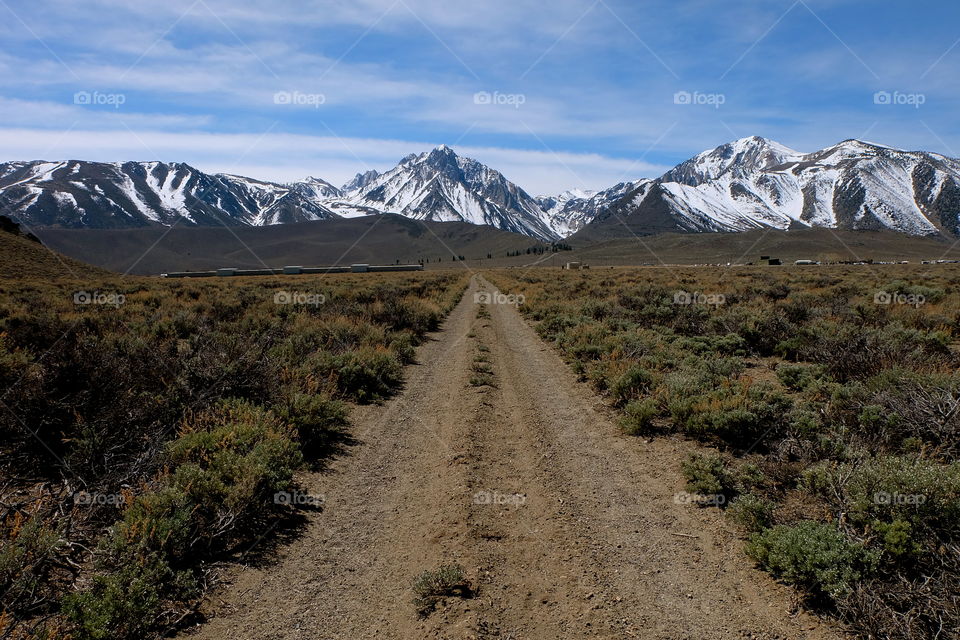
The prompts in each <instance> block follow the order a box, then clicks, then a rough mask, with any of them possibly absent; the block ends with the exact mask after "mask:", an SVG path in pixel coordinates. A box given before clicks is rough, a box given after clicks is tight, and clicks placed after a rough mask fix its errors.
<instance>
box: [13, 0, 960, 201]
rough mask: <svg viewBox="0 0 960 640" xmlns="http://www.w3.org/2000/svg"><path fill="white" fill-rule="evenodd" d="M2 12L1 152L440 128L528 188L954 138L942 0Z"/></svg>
mask: <svg viewBox="0 0 960 640" xmlns="http://www.w3.org/2000/svg"><path fill="white" fill-rule="evenodd" d="M0 16H2V19H0V35H2V37H0V43H2V44H0V159H3V160H13V159H39V158H44V159H66V158H80V159H87V160H155V159H159V160H165V161H184V162H188V163H190V164H193V165H195V166H197V167H199V168H201V169H204V170H208V171H224V172H230V173H238V174H243V175H251V176H253V177H259V178H264V179H273V180H294V179H298V178H301V177H304V176H306V175H316V176H319V177H322V178H324V179H327V180H329V181H331V182H333V183H335V184H341V183H343V182H344V181H346V180H347V179H348V178H349V177H351V176H352V175H353V174H354V173H356V172H358V171H363V170H366V169H369V168H376V169H380V170H383V169H387V168H389V167H391V166H393V165H394V164H395V163H396V162H397V160H399V159H400V158H401V157H403V156H404V155H407V154H408V153H411V152H414V151H423V150H425V149H428V148H430V147H432V146H436V145H438V144H441V143H445V144H449V145H450V146H453V147H454V148H455V149H456V150H457V151H458V152H460V153H462V154H465V155H469V156H471V157H474V158H477V159H478V160H481V161H483V162H486V163H487V164H490V165H491V166H493V167H494V168H497V169H499V170H501V171H502V172H503V173H504V174H505V175H506V176H507V177H508V178H510V179H512V180H514V181H515V182H517V183H518V184H520V186H522V187H524V188H525V189H527V190H528V191H530V192H531V193H534V194H539V193H555V192H559V191H561V190H564V189H567V188H593V189H599V188H603V187H606V186H610V185H612V184H614V183H616V182H619V181H622V180H624V179H636V178H640V177H651V176H655V175H657V174H659V173H661V172H662V171H663V170H665V169H666V168H667V167H669V166H672V165H673V164H675V163H677V162H680V161H682V160H684V159H686V158H688V157H689V156H691V155H694V154H696V153H698V152H700V151H702V150H704V149H707V148H712V147H714V146H716V145H718V144H721V143H723V142H726V141H729V140H733V139H736V138H740V137H745V136H750V135H762V136H765V137H768V138H772V139H774V140H777V141H779V142H781V143H783V144H786V145H787V146H789V147H793V148H795V149H798V150H800V151H812V150H815V149H819V148H822V147H825V146H828V145H830V144H833V143H836V142H839V141H840V140H843V139H846V138H862V139H867V140H871V141H875V142H881V143H884V144H889V145H892V146H896V147H901V148H909V149H924V150H930V151H936V152H939V153H943V154H946V155H953V156H957V155H960V121H958V118H957V117H956V114H957V106H958V102H960V83H958V82H957V81H956V80H957V76H958V73H957V72H958V69H960V3H956V2H948V1H945V0H912V1H911V2H902V1H900V0H896V1H891V0H796V1H794V0H728V1H725V2H719V1H717V0H673V1H660V0H655V1H640V0H634V1H628V0H551V1H550V2H543V1H540V2H534V1H531V0H484V1H483V2H470V3H467V2H451V1H450V0H354V1H352V2H351V1H349V0H324V1H317V2H313V1H309V0H300V1H287V2H282V1H272V2H248V1H246V0H163V1H162V2H161V1H153V0H145V1H143V2H130V1H129V0H86V1H85V2H83V3H78V2H76V1H75V0H29V1H28V0H16V1H14V0H0ZM878 96H879V97H878Z"/></svg>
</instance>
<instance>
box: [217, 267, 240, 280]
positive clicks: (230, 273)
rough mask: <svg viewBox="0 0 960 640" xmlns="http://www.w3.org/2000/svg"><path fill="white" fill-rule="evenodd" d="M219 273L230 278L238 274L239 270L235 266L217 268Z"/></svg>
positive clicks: (222, 276)
mask: <svg viewBox="0 0 960 640" xmlns="http://www.w3.org/2000/svg"><path fill="white" fill-rule="evenodd" d="M217 275H218V276H220V277H221V278H228V277H230V276H235V275H237V270H236V268H234V267H230V268H224V269H217Z"/></svg>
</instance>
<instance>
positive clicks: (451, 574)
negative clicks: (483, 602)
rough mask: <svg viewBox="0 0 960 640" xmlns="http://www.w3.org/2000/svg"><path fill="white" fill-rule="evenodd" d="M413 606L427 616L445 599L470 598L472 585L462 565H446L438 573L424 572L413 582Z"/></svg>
mask: <svg viewBox="0 0 960 640" xmlns="http://www.w3.org/2000/svg"><path fill="white" fill-rule="evenodd" d="M413 594H414V598H413V604H414V606H416V608H417V612H418V613H419V614H420V615H427V614H428V613H430V611H432V610H433V608H434V607H435V606H436V605H437V603H439V602H440V600H442V599H443V598H445V597H450V596H456V597H460V598H469V597H470V596H471V595H472V594H471V589H470V583H469V582H468V581H467V578H466V575H465V574H464V572H463V567H461V566H460V565H444V566H442V567H440V568H439V569H437V570H436V571H424V572H423V573H421V574H420V575H418V576H417V577H416V578H415V579H414V581H413Z"/></svg>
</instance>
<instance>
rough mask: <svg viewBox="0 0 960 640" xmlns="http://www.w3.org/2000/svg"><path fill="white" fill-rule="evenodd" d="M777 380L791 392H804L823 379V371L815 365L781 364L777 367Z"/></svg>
mask: <svg viewBox="0 0 960 640" xmlns="http://www.w3.org/2000/svg"><path fill="white" fill-rule="evenodd" d="M777 378H779V379H780V382H781V383H782V384H783V386H785V387H786V388H788V389H790V390H792V391H804V390H805V389H807V388H808V387H810V386H811V385H813V384H814V383H815V382H818V381H820V380H822V379H823V378H824V370H823V367H820V366H815V365H802V364H781V365H779V366H778V367H777Z"/></svg>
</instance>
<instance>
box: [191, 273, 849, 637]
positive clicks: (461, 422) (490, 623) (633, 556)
mask: <svg viewBox="0 0 960 640" xmlns="http://www.w3.org/2000/svg"><path fill="white" fill-rule="evenodd" d="M480 291H487V292H491V293H492V292H493V291H495V290H494V289H493V287H492V286H491V285H489V284H488V283H487V282H486V281H485V280H483V279H482V278H480V277H475V278H474V279H473V281H472V282H471V286H470V289H469V290H468V291H467V293H466V295H465V296H464V299H463V301H462V302H461V303H460V304H459V306H457V308H456V309H455V310H454V311H453V313H452V314H451V315H450V317H449V318H448V319H447V321H446V323H445V326H444V329H443V331H442V332H440V333H437V334H435V335H434V336H432V339H431V340H430V341H429V342H428V343H426V344H425V345H423V346H422V347H421V349H420V351H419V353H418V361H419V363H420V364H417V365H414V366H413V367H411V368H410V370H409V371H408V379H407V384H406V388H405V390H404V391H403V392H402V393H401V394H399V395H398V396H397V397H395V398H393V399H391V400H389V401H388V402H386V403H384V404H383V405H380V406H370V407H361V408H359V409H357V410H356V411H355V412H354V415H353V422H354V436H355V438H356V439H357V440H358V443H357V444H356V445H354V446H352V447H351V448H350V451H349V453H347V454H346V455H344V456H341V457H339V458H338V459H337V460H335V461H334V462H333V463H332V464H331V465H330V467H329V468H328V469H327V470H326V471H324V472H322V473H316V474H312V475H309V476H307V477H306V478H305V483H306V488H307V489H308V490H309V492H310V493H311V494H314V495H322V496H323V497H324V499H325V505H324V507H323V510H322V511H311V512H307V514H306V517H307V518H308V522H307V525H306V527H305V529H304V531H303V533H302V535H300V536H299V537H298V538H297V539H296V540H294V541H293V542H292V543H290V544H288V545H286V546H284V547H282V548H281V550H280V552H279V557H278V558H276V559H275V560H274V561H272V562H270V563H265V564H263V566H257V567H245V568H244V567H237V568H235V569H233V570H231V571H229V572H228V575H227V581H226V582H225V583H224V584H223V585H221V587H220V589H219V590H218V591H217V592H215V593H214V594H213V595H212V596H211V598H210V601H209V603H208V604H207V607H206V612H207V615H208V617H209V619H208V621H207V622H206V623H205V624H203V625H201V626H199V627H197V628H196V629H193V630H190V631H187V632H185V633H184V634H183V635H187V636H189V637H190V638H197V639H201V638H202V639H208V638H209V639H215V640H259V639H268V638H269V639H281V638H282V639H291V640H293V639H300V638H303V639H308V638H309V639H319V640H332V639H339V638H343V639H349V640H361V639H367V638H403V639H408V638H409V639H421V638H451V639H453V638H457V639H464V638H474V639H477V640H480V639H503V640H508V639H512V640H523V639H540V638H544V639H547V638H551V639H552V638H646V639H651V640H654V639H663V640H667V639H670V640H679V639H690V640H709V639H721V638H722V639H729V638H753V639H756V640H774V639H777V640H780V639H782V640H788V639H789V640H794V639H826V638H839V637H841V635H840V633H839V632H838V631H837V630H836V629H834V628H832V627H831V626H829V625H828V624H827V623H825V622H823V621H821V620H819V619H817V618H815V617H813V616H811V615H809V614H807V613H805V612H802V611H799V612H798V611H797V609H796V606H795V604H794V602H793V600H792V595H791V591H790V590H789V589H788V588H786V587H784V586H781V585H778V584H776V583H774V582H773V581H772V580H771V579H770V578H769V577H768V576H767V575H766V574H764V573H762V572H760V571H758V570H757V569H755V568H753V567H752V565H751V562H750V561H749V560H748V559H747V558H746V556H745V555H744V554H743V551H742V547H743V544H742V541H741V540H740V539H739V538H738V537H737V535H736V533H735V532H734V531H733V529H732V527H731V526H730V525H729V524H727V523H726V522H724V521H723V518H722V516H721V515H720V514H719V513H718V512H717V510H715V509H702V508H698V507H696V506H694V505H691V504H684V503H683V501H682V500H678V499H677V497H676V496H677V494H678V493H680V492H682V490H683V484H684V483H683V479H682V477H681V476H680V473H679V462H680V460H681V459H682V458H683V457H684V456H685V455H686V453H687V452H688V451H689V450H691V449H692V447H693V446H694V445H692V444H690V443H686V442H683V441H680V440H670V439H657V440H653V441H651V442H645V441H643V440H639V439H636V438H631V437H627V436H624V435H622V434H621V433H620V432H619V431H618V429H617V427H616V425H615V421H614V419H613V417H612V415H611V414H610V413H609V412H608V410H607V409H606V408H605V406H604V404H603V402H602V401H601V400H600V399H599V398H598V397H597V396H596V395H595V394H594V393H593V392H592V391H591V390H590V389H589V388H588V387H586V386H585V385H583V384H580V383H578V382H577V381H576V379H575V376H574V375H573V373H572V372H571V371H570V370H569V368H568V367H567V366H566V365H565V364H564V363H563V361H562V360H561V359H560V358H559V356H558V355H557V354H556V352H555V351H554V350H552V349H551V348H550V347H548V346H547V345H545V344H544V343H543V342H542V341H541V340H540V339H539V338H538V336H537V335H536V333H535V332H534V330H533V329H532V328H531V327H530V326H528V325H527V324H526V323H525V322H524V321H523V320H522V319H521V316H520V314H519V313H518V312H517V310H516V308H515V307H512V306H509V305H505V304H488V305H484V306H485V308H486V309H488V310H489V312H490V316H489V317H488V318H478V315H477V314H478V309H479V308H480V306H481V305H479V304H477V303H476V302H475V295H474V294H475V293H477V292H480ZM481 344H482V345H486V346H487V347H488V348H489V353H488V354H487V355H488V356H489V360H490V365H491V367H492V369H493V384H492V385H483V386H473V385H471V383H470V379H471V375H472V372H471V366H472V365H473V363H474V357H475V356H476V355H477V353H478V349H479V348H480V347H479V345H481ZM449 564H459V565H461V566H462V567H463V568H464V570H465V572H466V576H467V578H468V579H469V581H470V583H471V585H472V588H473V594H472V597H470V598H460V597H449V598H447V599H445V600H443V601H441V602H440V603H439V605H438V606H437V607H436V609H435V610H434V611H432V612H431V613H429V614H428V615H426V616H420V615H418V613H417V608H416V607H415V606H414V605H413V603H412V601H413V597H414V594H413V591H412V584H413V580H414V579H415V577H416V576H417V575H418V574H419V573H420V572H421V571H423V570H425V569H430V570H433V569H436V568H438V567H439V566H441V565H449Z"/></svg>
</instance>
